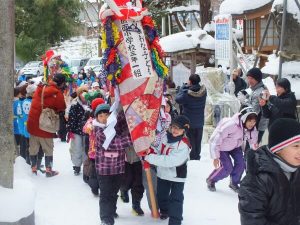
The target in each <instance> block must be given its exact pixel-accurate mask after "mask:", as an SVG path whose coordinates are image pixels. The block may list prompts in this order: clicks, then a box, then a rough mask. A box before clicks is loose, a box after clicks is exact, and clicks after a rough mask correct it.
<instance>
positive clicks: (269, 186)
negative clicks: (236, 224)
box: [239, 146, 300, 225]
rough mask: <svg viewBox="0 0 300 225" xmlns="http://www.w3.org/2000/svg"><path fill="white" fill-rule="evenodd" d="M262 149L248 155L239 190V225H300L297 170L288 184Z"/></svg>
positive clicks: (271, 158) (264, 147) (267, 152)
mask: <svg viewBox="0 0 300 225" xmlns="http://www.w3.org/2000/svg"><path fill="white" fill-rule="evenodd" d="M273 157H274V156H273V155H272V153H270V152H269V151H268V149H267V146H263V147H261V148H260V149H258V150H257V151H249V153H248V157H247V169H248V172H247V174H246V176H245V177H244V179H243V180H242V182H241V186H240V189H239V211H240V214H241V225H300V169H298V170H297V171H296V172H294V173H293V174H292V177H291V179H290V180H288V178H287V176H286V175H285V174H284V172H283V170H282V169H281V168H280V166H279V164H278V163H276V162H275V161H274V159H273Z"/></svg>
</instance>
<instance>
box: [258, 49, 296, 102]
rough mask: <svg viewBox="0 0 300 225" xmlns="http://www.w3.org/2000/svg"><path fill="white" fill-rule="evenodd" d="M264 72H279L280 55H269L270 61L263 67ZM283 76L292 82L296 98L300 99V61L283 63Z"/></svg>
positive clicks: (274, 73)
mask: <svg viewBox="0 0 300 225" xmlns="http://www.w3.org/2000/svg"><path fill="white" fill-rule="evenodd" d="M262 72H263V73H266V74H271V75H278V73H279V57H277V56H276V55H275V54H272V55H270V56H269V57H268V62H267V63H266V65H265V66H264V67H263V68H262ZM282 77H285V78H287V79H288V80H289V81H290V82H291V89H292V91H294V92H295V95H296V99H297V100H300V89H299V87H300V61H290V62H284V63H283V64H282Z"/></svg>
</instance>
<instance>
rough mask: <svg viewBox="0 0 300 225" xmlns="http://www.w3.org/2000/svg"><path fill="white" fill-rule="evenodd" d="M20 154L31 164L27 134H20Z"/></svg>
mask: <svg viewBox="0 0 300 225" xmlns="http://www.w3.org/2000/svg"><path fill="white" fill-rule="evenodd" d="M20 156H22V157H23V158H24V159H25V160H26V163H27V164H29V165H30V159H29V138H26V137H25V136H23V135H21V136H20Z"/></svg>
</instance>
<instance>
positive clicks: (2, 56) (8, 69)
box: [0, 0, 15, 188]
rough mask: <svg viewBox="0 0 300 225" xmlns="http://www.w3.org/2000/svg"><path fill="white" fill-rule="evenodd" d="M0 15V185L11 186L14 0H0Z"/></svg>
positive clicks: (13, 148) (13, 150)
mask: <svg viewBox="0 0 300 225" xmlns="http://www.w3.org/2000/svg"><path fill="white" fill-rule="evenodd" d="M0 15H1V18H2V19H1V20H0V80H1V82H0V90H1V94H0V186H3V187H5V188H12V187H13V160H14V152H15V144H14V137H13V108H12V103H13V85H14V41H15V1H14V0H0ZM4 18H5V19H4Z"/></svg>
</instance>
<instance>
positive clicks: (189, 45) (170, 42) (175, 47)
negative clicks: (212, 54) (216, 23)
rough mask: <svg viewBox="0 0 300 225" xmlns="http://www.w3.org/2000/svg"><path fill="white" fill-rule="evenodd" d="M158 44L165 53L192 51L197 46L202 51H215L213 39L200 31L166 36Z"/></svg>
mask: <svg viewBox="0 0 300 225" xmlns="http://www.w3.org/2000/svg"><path fill="white" fill-rule="evenodd" d="M160 44H161V47H162V49H163V50H164V51H165V52H167V53H170V52H177V51H183V50H189V49H194V48H197V46H198V45H199V47H200V48H203V49H211V50H214V49H215V39H214V38H213V37H212V36H210V35H209V34H207V33H206V31H204V30H201V29H198V30H192V31H184V32H180V33H176V34H171V35H168V36H166V37H163V38H161V39H160Z"/></svg>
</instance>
